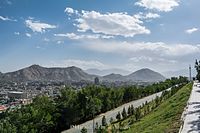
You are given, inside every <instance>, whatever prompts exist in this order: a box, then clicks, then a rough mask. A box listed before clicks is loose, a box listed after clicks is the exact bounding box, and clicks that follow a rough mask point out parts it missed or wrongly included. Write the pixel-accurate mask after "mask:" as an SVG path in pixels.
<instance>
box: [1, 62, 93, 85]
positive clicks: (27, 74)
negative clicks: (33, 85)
mask: <svg viewBox="0 0 200 133" xmlns="http://www.w3.org/2000/svg"><path fill="white" fill-rule="evenodd" d="M94 77H95V76H93V75H89V74H87V73H85V72H84V71H82V70H81V69H80V68H77V67H74V66H72V67H67V68H45V67H41V66H39V65H32V66H30V67H27V68H24V69H21V70H18V71H15V72H10V73H5V74H4V75H3V77H2V80H11V81H20V82H21V81H52V80H53V81H81V80H93V79H94Z"/></svg>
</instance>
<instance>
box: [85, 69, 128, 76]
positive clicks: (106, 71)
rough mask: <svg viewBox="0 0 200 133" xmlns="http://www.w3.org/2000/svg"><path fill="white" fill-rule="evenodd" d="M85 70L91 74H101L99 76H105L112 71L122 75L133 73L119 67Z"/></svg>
mask: <svg viewBox="0 0 200 133" xmlns="http://www.w3.org/2000/svg"><path fill="white" fill-rule="evenodd" d="M85 72H86V73H89V74H94V75H99V76H105V75H109V74H111V73H114V74H121V75H127V74H130V73H131V72H130V71H126V70H123V69H118V68H113V69H103V70H99V69H87V70H85Z"/></svg>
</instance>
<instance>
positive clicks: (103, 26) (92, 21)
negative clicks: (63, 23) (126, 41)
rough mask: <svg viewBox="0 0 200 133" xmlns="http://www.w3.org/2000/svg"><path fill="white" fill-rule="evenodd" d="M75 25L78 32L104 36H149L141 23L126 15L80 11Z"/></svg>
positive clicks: (148, 32)
mask: <svg viewBox="0 0 200 133" xmlns="http://www.w3.org/2000/svg"><path fill="white" fill-rule="evenodd" d="M76 21H77V24H75V25H76V26H77V27H78V28H79V29H78V31H80V32H86V31H92V32H93V33H102V34H105V35H112V36H116V35H120V36H125V37H133V36H134V35H137V34H150V30H149V29H147V28H146V27H145V26H143V25H142V24H143V22H142V21H141V20H139V19H138V18H136V17H134V16H130V15H128V14H127V13H105V14H101V13H99V12H96V11H82V13H81V14H80V15H79V18H78V19H76Z"/></svg>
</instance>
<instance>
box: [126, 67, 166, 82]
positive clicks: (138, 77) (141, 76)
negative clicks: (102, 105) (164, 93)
mask: <svg viewBox="0 0 200 133" xmlns="http://www.w3.org/2000/svg"><path fill="white" fill-rule="evenodd" d="M125 79H126V80H133V81H146V82H156V81H163V80H165V77H164V76H163V75H161V74H160V73H158V72H155V71H153V70H150V69H148V68H144V69H140V70H138V71H136V72H134V73H131V74H130V75H127V76H125Z"/></svg>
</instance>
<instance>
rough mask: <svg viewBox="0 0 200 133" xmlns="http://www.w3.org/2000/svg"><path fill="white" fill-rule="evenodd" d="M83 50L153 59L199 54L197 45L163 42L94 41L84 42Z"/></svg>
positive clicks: (199, 48)
mask: <svg viewBox="0 0 200 133" xmlns="http://www.w3.org/2000/svg"><path fill="white" fill-rule="evenodd" d="M86 43H87V44H88V45H84V47H85V48H87V49H90V50H93V51H98V52H104V53H115V54H116V53H118V54H123V55H126V56H133V55H143V56H147V57H148V56H150V57H152V56H154V57H157V56H158V57H181V56H187V55H191V54H197V53H200V47H199V46H198V45H190V44H170V45H169V44H165V43H163V42H155V43H152V42H132V43H130V42H119V41H118V42H117V41H102V40H101V41H95V43H93V42H90V43H88V42H86Z"/></svg>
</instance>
